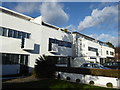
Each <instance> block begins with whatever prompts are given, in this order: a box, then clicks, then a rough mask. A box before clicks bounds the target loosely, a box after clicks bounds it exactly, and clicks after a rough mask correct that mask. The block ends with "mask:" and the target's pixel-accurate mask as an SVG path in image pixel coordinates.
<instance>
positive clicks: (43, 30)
mask: <svg viewBox="0 0 120 90" xmlns="http://www.w3.org/2000/svg"><path fill="white" fill-rule="evenodd" d="M0 17H2V22H1V23H0V26H1V27H5V28H10V29H14V30H18V31H23V32H27V33H31V38H30V40H31V41H34V50H32V51H30V50H29V51H25V50H23V49H21V39H15V38H10V37H4V36H0V41H2V44H0V47H2V48H0V52H1V53H14V54H16V53H17V54H28V55H30V56H29V62H28V66H29V67H31V68H33V67H34V65H35V61H36V59H37V58H38V57H39V56H40V55H42V54H45V55H53V54H51V53H50V52H49V51H48V42H49V38H53V39H54V38H55V39H58V40H62V41H67V42H72V35H69V34H67V33H65V32H63V31H58V30H55V29H52V28H49V27H46V26H41V25H40V24H36V23H34V22H31V21H27V20H24V19H21V18H18V17H16V16H12V15H8V14H5V13H0ZM32 44H33V43H32ZM31 46H32V45H31ZM58 49H59V55H60V56H72V48H66V47H58ZM53 56H54V55H53Z"/></svg>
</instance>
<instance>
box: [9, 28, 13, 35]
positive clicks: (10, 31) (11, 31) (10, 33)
mask: <svg viewBox="0 0 120 90" xmlns="http://www.w3.org/2000/svg"><path fill="white" fill-rule="evenodd" d="M8 37H13V30H11V29H9V31H8Z"/></svg>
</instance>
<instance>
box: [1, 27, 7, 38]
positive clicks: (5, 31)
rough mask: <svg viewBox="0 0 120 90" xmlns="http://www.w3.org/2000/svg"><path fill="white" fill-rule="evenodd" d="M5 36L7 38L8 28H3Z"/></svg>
mask: <svg viewBox="0 0 120 90" xmlns="http://www.w3.org/2000/svg"><path fill="white" fill-rule="evenodd" d="M2 35H3V36H7V28H3V33H2Z"/></svg>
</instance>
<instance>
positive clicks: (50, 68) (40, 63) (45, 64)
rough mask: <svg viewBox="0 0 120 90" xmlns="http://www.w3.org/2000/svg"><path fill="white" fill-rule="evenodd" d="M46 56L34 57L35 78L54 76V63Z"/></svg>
mask: <svg viewBox="0 0 120 90" xmlns="http://www.w3.org/2000/svg"><path fill="white" fill-rule="evenodd" d="M52 60H53V59H51V58H50V57H48V56H45V55H43V56H40V57H38V59H36V65H35V69H34V75H35V77H37V78H53V77H55V64H54V63H53V62H52Z"/></svg>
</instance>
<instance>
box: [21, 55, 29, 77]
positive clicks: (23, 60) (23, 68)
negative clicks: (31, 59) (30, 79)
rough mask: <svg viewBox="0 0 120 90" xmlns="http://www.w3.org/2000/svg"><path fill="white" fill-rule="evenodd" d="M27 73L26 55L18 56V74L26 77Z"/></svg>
mask: <svg viewBox="0 0 120 90" xmlns="http://www.w3.org/2000/svg"><path fill="white" fill-rule="evenodd" d="M28 73H29V69H28V55H20V74H21V75H26V74H28Z"/></svg>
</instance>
